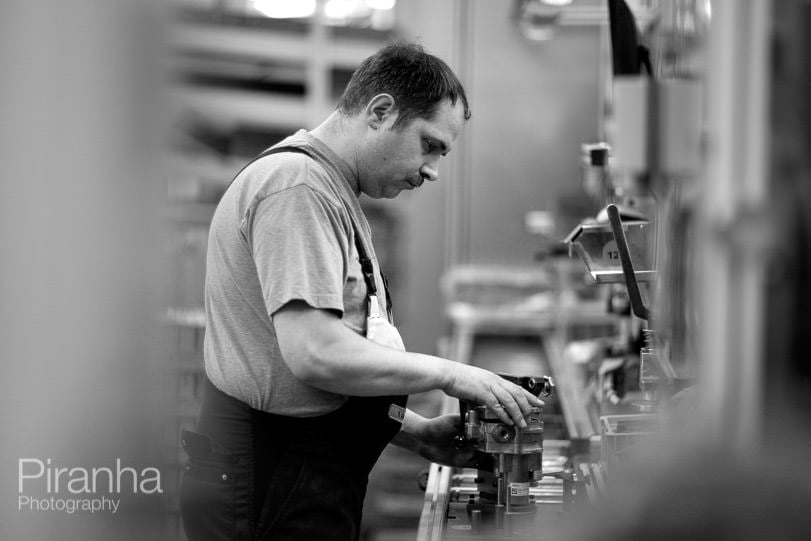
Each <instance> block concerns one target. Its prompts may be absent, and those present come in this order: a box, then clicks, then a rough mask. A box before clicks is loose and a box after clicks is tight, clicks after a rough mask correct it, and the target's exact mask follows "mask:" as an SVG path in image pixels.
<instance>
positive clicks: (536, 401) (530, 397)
mask: <svg viewBox="0 0 811 541" xmlns="http://www.w3.org/2000/svg"><path fill="white" fill-rule="evenodd" d="M521 390H522V391H524V396H526V397H527V401H528V402H529V404H530V405H531V406H535V407H536V408H542V407H543V405H544V404H543V400H541V399H540V398H538V397H537V396H535V395H534V394H532V393H531V392H529V391H527V390H526V389H521Z"/></svg>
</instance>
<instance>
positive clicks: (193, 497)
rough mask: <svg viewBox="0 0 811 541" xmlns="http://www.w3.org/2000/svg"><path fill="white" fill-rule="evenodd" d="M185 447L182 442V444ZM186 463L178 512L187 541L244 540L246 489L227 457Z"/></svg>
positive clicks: (194, 455) (247, 508) (247, 526)
mask: <svg viewBox="0 0 811 541" xmlns="http://www.w3.org/2000/svg"><path fill="white" fill-rule="evenodd" d="M184 443H185V442H184ZM187 451H189V455H190V459H189V463H188V465H187V466H186V467H185V470H184V471H183V479H182V481H181V486H180V511H181V514H182V516H183V527H184V529H185V530H186V536H187V537H188V539H189V541H209V540H210V541H214V540H223V541H225V540H228V541H233V540H238V539H248V538H249V534H248V532H249V531H250V523H249V517H250V512H251V509H250V499H249V497H248V494H249V491H250V487H249V486H248V483H247V482H246V479H247V478H246V476H245V475H244V474H243V473H241V472H239V471H238V470H237V467H236V465H235V461H234V460H233V459H232V458H231V457H229V456H228V455H213V456H211V455H210V456H208V457H205V458H201V457H200V455H199V454H197V453H195V452H194V451H192V450H190V449H188V448H187Z"/></svg>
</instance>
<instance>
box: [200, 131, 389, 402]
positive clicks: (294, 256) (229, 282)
mask: <svg viewBox="0 0 811 541" xmlns="http://www.w3.org/2000/svg"><path fill="white" fill-rule="evenodd" d="M282 145H284V146H295V147H299V148H306V150H307V151H308V152H309V153H310V154H311V155H314V156H315V157H316V158H317V160H313V159H312V158H311V157H309V156H306V155H303V154H301V153H297V152H296V153H294V152H285V153H277V154H272V155H269V156H265V157H263V158H260V159H259V160H257V161H255V162H254V163H252V164H250V165H249V166H248V167H246V168H245V170H243V171H242V172H241V173H240V174H239V175H237V178H236V179H235V180H234V182H233V183H232V184H231V186H230V187H229V188H228V190H227V191H226V192H225V195H224V196H223V198H222V200H221V201H220V203H219V205H218V206H217V210H216V211H215V213H214V218H213V219H212V222H211V229H210V232H209V239H208V251H207V255H206V284H205V305H206V306H205V308H206V333H205V340H204V356H205V365H206V373H207V375H208V377H209V378H210V379H211V381H212V383H213V384H214V385H215V386H216V387H217V388H219V389H220V390H221V391H223V392H225V393H226V394H228V395H230V396H233V397H234V398H237V399H239V400H242V401H243V402H245V403H247V404H248V405H249V406H251V407H252V408H254V409H259V410H263V411H267V412H271V413H276V414H281V415H289V416H295V417H308V416H314V415H321V414H324V413H328V412H330V411H333V410H335V409H337V408H338V407H340V406H341V405H342V404H343V403H344V401H345V400H346V397H344V396H341V395H337V394H333V393H330V392H326V391H322V390H320V389H317V388H315V387H312V386H310V385H307V384H305V383H303V382H302V381H300V380H298V379H296V377H295V376H293V374H292V373H291V372H290V369H289V368H288V366H287V364H286V363H285V361H284V359H283V357H282V354H281V352H280V351H279V344H278V341H277V339H276V333H275V331H274V328H273V324H272V320H271V316H272V315H273V314H274V313H275V312H276V311H277V310H279V309H280V308H281V307H282V306H284V305H285V304H286V303H288V302H290V301H293V300H302V301H304V302H306V303H307V304H308V305H310V306H312V307H314V308H320V309H326V310H332V311H334V312H336V313H338V314H340V315H341V320H342V321H343V323H344V324H345V325H346V326H347V327H349V328H350V329H352V330H353V331H354V332H356V333H358V334H361V335H364V334H365V324H366V312H367V306H366V299H367V296H366V294H367V292H366V284H365V283H364V280H363V274H362V273H361V267H360V262H359V258H358V252H357V249H356V247H355V240H354V235H355V234H357V233H360V235H361V238H362V239H363V242H364V247H365V248H366V250H367V251H368V252H369V256H370V257H371V258H372V259H373V261H374V266H375V279H376V282H377V287H378V291H383V290H384V289H383V284H382V280H381V278H380V273H379V267H378V264H377V259H376V257H375V254H374V248H373V247H372V242H371V234H370V231H369V225H368V222H367V221H366V218H365V216H364V215H363V211H362V210H361V207H360V205H359V203H358V196H357V190H358V188H357V185H358V181H357V179H356V178H355V177H354V175H353V174H352V172H351V170H350V169H349V166H348V165H347V164H346V163H345V162H344V161H343V160H341V159H340V158H338V157H337V156H336V155H335V154H334V153H333V152H332V151H331V150H330V149H329V148H328V147H327V146H326V145H324V144H323V143H322V142H321V141H319V140H318V139H316V138H315V137H313V136H311V135H310V134H309V133H307V132H306V131H304V130H300V131H299V132H297V133H296V134H295V135H293V136H291V137H289V138H287V139H285V140H284V141H282V142H281V143H279V145H278V146H282ZM355 227H357V228H359V230H360V231H356V230H355ZM384 297H385V296H384V295H380V296H378V302H380V305H381V311H382V312H381V313H385V305H384V303H385V298H384Z"/></svg>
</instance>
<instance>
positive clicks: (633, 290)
mask: <svg viewBox="0 0 811 541" xmlns="http://www.w3.org/2000/svg"><path fill="white" fill-rule="evenodd" d="M606 212H607V213H608V221H609V223H610V224H611V231H612V232H613V233H614V240H615V241H616V243H617V251H618V252H619V256H620V263H621V264H622V274H623V276H624V277H625V285H626V287H627V288H628V297H629V298H630V299H631V310H633V312H634V314H635V315H636V316H637V317H639V318H641V319H645V320H646V319H648V318H649V317H650V311H649V310H648V307H647V306H645V303H644V302H643V301H642V294H641V293H640V291H639V282H638V281H637V279H636V273H635V271H634V264H633V261H631V252H630V251H629V250H628V241H627V240H626V239H625V232H624V231H623V230H622V219H621V218H620V211H619V209H618V208H617V205H608V207H606Z"/></svg>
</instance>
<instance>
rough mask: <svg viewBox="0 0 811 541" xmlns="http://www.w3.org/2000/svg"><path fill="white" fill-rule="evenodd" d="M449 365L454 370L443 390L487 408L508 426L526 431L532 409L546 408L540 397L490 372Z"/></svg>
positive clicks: (455, 363)
mask: <svg viewBox="0 0 811 541" xmlns="http://www.w3.org/2000/svg"><path fill="white" fill-rule="evenodd" d="M447 364H448V366H449V368H450V369H451V371H450V373H449V382H448V385H447V386H446V387H445V388H444V389H443V391H445V393H446V394H449V395H450V396H455V397H457V398H461V399H464V400H470V401H472V402H476V403H478V404H483V405H485V406H487V407H488V408H490V409H491V410H492V411H493V412H494V413H495V414H496V415H497V416H498V418H499V419H501V421H502V422H503V423H505V424H508V425H512V424H517V425H518V426H520V427H521V428H526V426H527V422H526V420H525V418H526V417H527V416H529V413H530V408H532V407H533V406H536V407H542V406H543V402H542V401H541V399H539V398H538V397H537V396H535V395H533V394H532V393H530V392H529V391H527V390H525V389H523V388H521V387H520V386H518V385H516V384H514V383H512V382H511V381H508V380H506V379H504V378H502V377H501V376H499V375H498V374H494V373H493V372H490V371H489V370H484V369H482V368H477V367H475V366H471V365H469V364H462V363H457V362H449V363H447Z"/></svg>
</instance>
